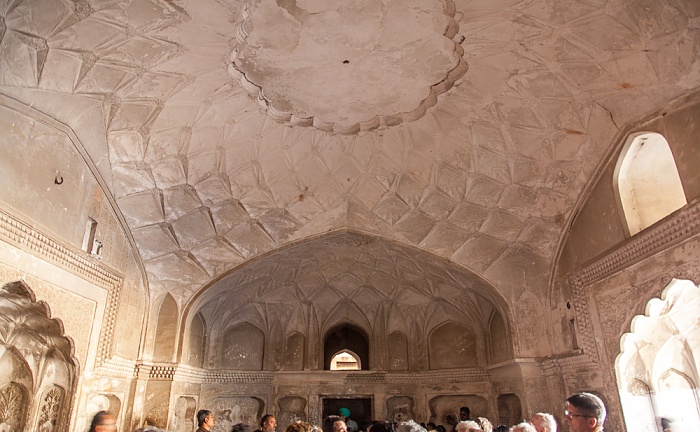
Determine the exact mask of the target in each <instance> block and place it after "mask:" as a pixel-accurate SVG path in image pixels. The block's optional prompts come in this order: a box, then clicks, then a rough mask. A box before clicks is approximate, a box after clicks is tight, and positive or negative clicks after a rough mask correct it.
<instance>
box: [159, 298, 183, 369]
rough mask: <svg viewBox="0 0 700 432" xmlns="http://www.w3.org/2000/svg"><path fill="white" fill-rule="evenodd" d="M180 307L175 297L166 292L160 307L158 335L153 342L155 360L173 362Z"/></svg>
mask: <svg viewBox="0 0 700 432" xmlns="http://www.w3.org/2000/svg"><path fill="white" fill-rule="evenodd" d="M177 321H178V308H177V303H176V302H175V299H174V298H173V297H172V296H171V295H170V294H166V295H165V297H164V298H163V301H162V302H161V303H160V308H158V322H157V324H156V337H155V341H154V344H153V361H156V362H171V361H173V353H174V351H175V341H176V338H177Z"/></svg>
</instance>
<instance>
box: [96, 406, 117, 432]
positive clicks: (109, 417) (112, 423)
mask: <svg viewBox="0 0 700 432" xmlns="http://www.w3.org/2000/svg"><path fill="white" fill-rule="evenodd" d="M116 430H117V418H116V417H115V416H114V414H112V413H110V412H107V411H100V412H98V413H97V414H95V417H93V418H92V423H90V432H113V431H116Z"/></svg>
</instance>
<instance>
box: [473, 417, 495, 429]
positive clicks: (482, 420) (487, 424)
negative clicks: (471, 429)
mask: <svg viewBox="0 0 700 432" xmlns="http://www.w3.org/2000/svg"><path fill="white" fill-rule="evenodd" d="M476 422H477V423H478V424H479V426H481V430H482V431H484V432H493V424H491V421H490V420H489V419H487V418H486V417H477V418H476Z"/></svg>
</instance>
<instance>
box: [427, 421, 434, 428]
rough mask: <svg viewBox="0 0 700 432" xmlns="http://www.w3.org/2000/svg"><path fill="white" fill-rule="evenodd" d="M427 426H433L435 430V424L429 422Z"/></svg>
mask: <svg viewBox="0 0 700 432" xmlns="http://www.w3.org/2000/svg"><path fill="white" fill-rule="evenodd" d="M426 426H432V427H433V429H435V423H433V422H428V424H427V425H426Z"/></svg>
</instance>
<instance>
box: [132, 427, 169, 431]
mask: <svg viewBox="0 0 700 432" xmlns="http://www.w3.org/2000/svg"><path fill="white" fill-rule="evenodd" d="M133 432H165V430H164V429H161V428H158V427H156V426H143V427H140V428H138V429H134V431H133Z"/></svg>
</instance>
